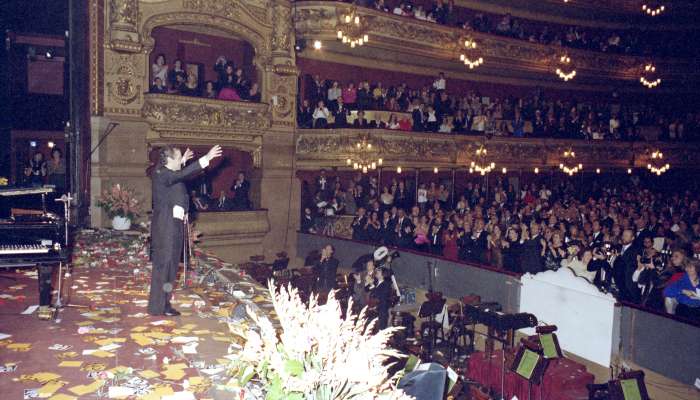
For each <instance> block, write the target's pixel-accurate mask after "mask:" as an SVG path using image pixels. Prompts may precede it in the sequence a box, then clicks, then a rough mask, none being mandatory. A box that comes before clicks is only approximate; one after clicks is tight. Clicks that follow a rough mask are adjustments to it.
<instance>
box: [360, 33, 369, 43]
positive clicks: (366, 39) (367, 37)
mask: <svg viewBox="0 0 700 400" xmlns="http://www.w3.org/2000/svg"><path fill="white" fill-rule="evenodd" d="M362 39H364V41H365V43H367V42H369V35H368V34H365V36H364V37H363V38H362Z"/></svg>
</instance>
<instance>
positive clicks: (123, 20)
mask: <svg viewBox="0 0 700 400" xmlns="http://www.w3.org/2000/svg"><path fill="white" fill-rule="evenodd" d="M138 14H139V5H138V1H137V0H110V2H109V22H110V23H112V24H116V25H120V26H125V27H135V26H136V23H137V20H138Z"/></svg>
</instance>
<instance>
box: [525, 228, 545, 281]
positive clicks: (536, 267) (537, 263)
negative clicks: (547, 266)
mask: <svg viewBox="0 0 700 400" xmlns="http://www.w3.org/2000/svg"><path fill="white" fill-rule="evenodd" d="M541 239H542V236H540V235H537V237H536V238H534V239H529V240H526V241H524V242H523V244H522V246H521V247H520V268H521V269H522V271H523V273H525V272H529V273H531V274H536V273H538V272H542V271H543V270H544V260H543V259H542V243H540V240H541Z"/></svg>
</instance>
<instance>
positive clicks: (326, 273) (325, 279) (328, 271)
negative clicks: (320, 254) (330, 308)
mask: <svg viewBox="0 0 700 400" xmlns="http://www.w3.org/2000/svg"><path fill="white" fill-rule="evenodd" d="M314 270H315V271H316V276H317V280H316V288H317V289H318V290H323V291H326V292H327V291H329V290H333V289H335V274H336V272H337V271H338V260H337V259H335V258H332V257H331V258H329V259H328V260H325V261H321V260H319V261H318V262H317V263H316V265H314Z"/></svg>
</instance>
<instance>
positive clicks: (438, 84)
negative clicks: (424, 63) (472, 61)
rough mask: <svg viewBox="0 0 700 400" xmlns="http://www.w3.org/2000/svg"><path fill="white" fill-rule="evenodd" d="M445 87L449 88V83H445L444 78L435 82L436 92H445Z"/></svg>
mask: <svg viewBox="0 0 700 400" xmlns="http://www.w3.org/2000/svg"><path fill="white" fill-rule="evenodd" d="M445 86H447V82H445V79H444V78H438V79H436V80H435V82H433V87H434V88H435V90H445Z"/></svg>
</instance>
